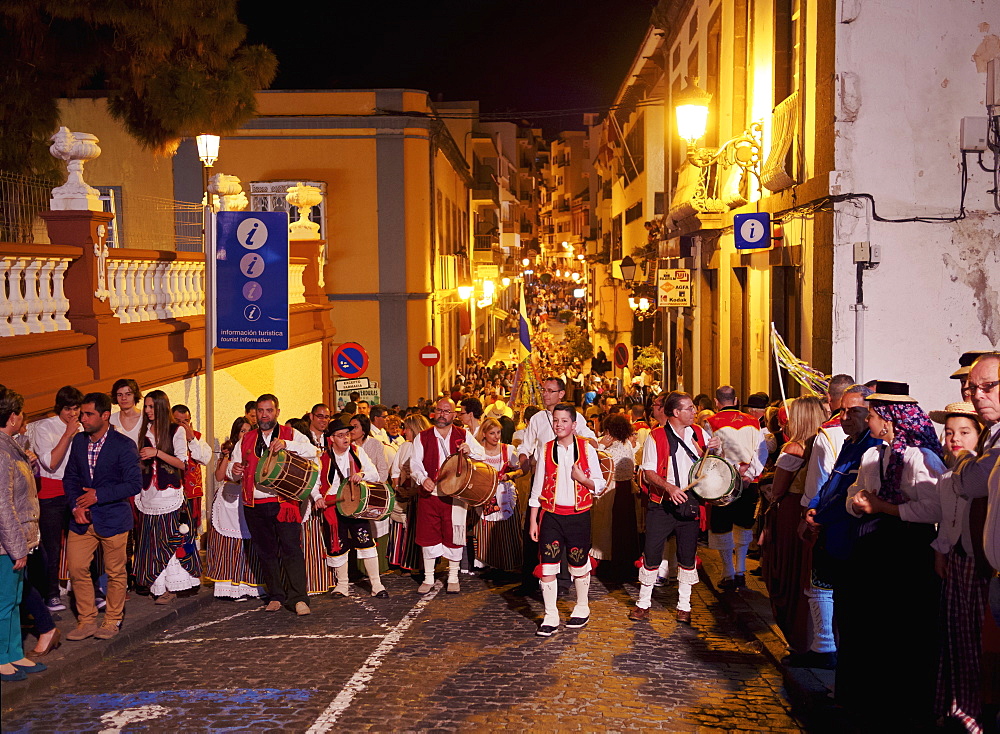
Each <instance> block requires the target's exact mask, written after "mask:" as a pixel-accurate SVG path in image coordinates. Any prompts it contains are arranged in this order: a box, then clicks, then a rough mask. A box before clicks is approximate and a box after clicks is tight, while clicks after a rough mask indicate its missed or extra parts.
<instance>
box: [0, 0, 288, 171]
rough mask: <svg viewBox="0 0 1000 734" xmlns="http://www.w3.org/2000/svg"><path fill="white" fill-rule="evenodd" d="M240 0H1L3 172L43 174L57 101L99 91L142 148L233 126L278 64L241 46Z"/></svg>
mask: <svg viewBox="0 0 1000 734" xmlns="http://www.w3.org/2000/svg"><path fill="white" fill-rule="evenodd" d="M236 3H237V0H170V2H163V1H162V0H100V1H99V2H92V1H89V0H18V1H17V2H4V3H0V69H2V71H0V74H2V77H0V78H2V80H3V89H4V92H3V102H2V107H0V109H2V110H3V120H4V135H3V136H0V170H9V171H14V172H16V173H38V172H43V171H45V170H47V169H51V165H52V159H51V158H50V157H49V156H48V153H47V148H48V145H49V142H48V138H49V136H51V135H52V134H53V133H54V132H55V131H56V128H57V127H58V124H59V115H58V108H57V100H58V99H59V98H60V97H71V96H74V95H78V94H79V93H80V92H81V91H86V90H96V91H98V92H103V93H106V94H107V97H108V109H109V110H110V112H111V114H112V115H113V116H114V117H115V118H116V119H118V120H119V121H121V122H122V124H123V125H124V127H125V129H126V130H127V131H128V133H129V134H130V135H132V136H133V137H134V138H136V140H138V141H139V142H140V143H141V144H142V145H144V146H146V147H148V148H151V149H153V150H157V151H161V152H170V151H172V150H174V149H175V148H176V144H177V142H178V141H179V139H180V138H182V137H186V136H193V135H197V134H199V133H203V132H212V133H217V134H226V133H231V132H233V131H235V130H236V129H237V128H238V127H239V126H240V125H241V124H242V123H243V122H244V121H245V120H247V119H249V118H250V117H252V116H253V115H254V113H255V102H254V92H255V91H256V90H257V89H263V88H266V87H267V86H268V85H269V84H270V83H271V81H273V79H274V75H275V73H276V71H277V59H276V58H275V56H274V54H273V53H271V51H270V50H269V49H267V48H266V47H264V46H259V45H255V46H247V45H244V40H245V39H246V28H245V27H244V26H243V25H242V24H241V23H240V22H239V21H238V20H237V17H236Z"/></svg>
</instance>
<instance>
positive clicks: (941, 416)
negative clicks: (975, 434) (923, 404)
mask: <svg viewBox="0 0 1000 734" xmlns="http://www.w3.org/2000/svg"><path fill="white" fill-rule="evenodd" d="M928 415H930V417H931V420H932V421H934V422H935V423H944V422H945V421H946V420H948V419H949V418H950V417H951V416H953V415H962V416H966V417H968V418H972V419H973V420H974V421H976V422H979V416H978V415H977V414H976V408H975V407H974V406H973V405H972V403H948V404H947V405H946V406H944V410H932V411H931V412H930V413H929V414H928Z"/></svg>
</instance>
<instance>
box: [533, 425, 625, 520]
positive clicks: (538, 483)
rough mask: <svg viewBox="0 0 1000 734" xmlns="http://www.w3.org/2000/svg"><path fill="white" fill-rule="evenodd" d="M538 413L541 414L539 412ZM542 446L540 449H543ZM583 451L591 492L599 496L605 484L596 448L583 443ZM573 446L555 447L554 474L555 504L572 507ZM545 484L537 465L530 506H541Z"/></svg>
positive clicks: (540, 468) (573, 484) (573, 499)
mask: <svg viewBox="0 0 1000 734" xmlns="http://www.w3.org/2000/svg"><path fill="white" fill-rule="evenodd" d="M539 415H541V414H540V413H539ZM544 448H545V447H544V446H542V449H543V450H544ZM584 451H586V452H587V466H588V467H590V479H591V481H592V482H593V483H594V488H593V489H592V490H591V494H593V495H594V496H595V497H599V496H600V495H601V493H602V492H603V491H604V488H605V487H606V486H607V484H606V483H605V481H604V474H603V473H602V472H601V461H600V459H599V458H598V456H597V449H595V448H594V447H593V446H592V445H591V444H589V443H585V444H584ZM573 454H574V451H573V447H572V446H569V447H566V446H559V447H558V448H557V449H556V461H557V462H558V463H557V465H556V466H557V467H558V472H557V474H556V504H557V505H563V506H566V507H572V506H573V505H575V504H576V482H574V481H573V476H572V474H573V464H574V463H576V462H575V460H574V456H573ZM544 484H545V471H544V469H543V468H542V467H541V466H539V467H536V470H535V480H534V482H533V483H532V485H531V497H529V498H528V505H529V506H530V507H541V503H540V502H539V499H538V498H539V497H541V496H542V487H543V486H544Z"/></svg>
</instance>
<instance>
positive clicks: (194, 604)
mask: <svg viewBox="0 0 1000 734" xmlns="http://www.w3.org/2000/svg"><path fill="white" fill-rule="evenodd" d="M133 599H134V597H133ZM136 601H137V600H136ZM213 601H215V597H214V596H213V595H212V589H211V587H204V586H203V587H202V589H201V592H200V593H198V594H196V595H194V596H191V597H188V598H184V599H177V600H176V601H175V603H174V604H173V605H171V606H170V607H168V608H166V609H162V610H160V609H157V608H156V607H152V601H149V602H148V604H149V605H150V606H151V607H152V609H151V610H145V609H143V610H142V611H144V612H147V613H146V614H143V615H141V617H140V618H139V619H138V620H135V621H134V622H133V623H132V624H128V622H129V619H128V616H126V618H125V622H126V624H124V625H123V626H122V630H121V632H119V633H118V635H117V636H115V637H113V638H112V639H110V640H108V641H103V640H95V639H93V638H90V639H87V640H81V641H80V642H66V641H65V634H64V642H63V644H62V646H61V647H60V649H59V650H58V651H57V652H62V651H63V650H65V649H66V647H67V645H68V646H69V647H70V649H73V650H74V652H73V653H72V654H70V655H63V656H61V657H58V658H54V659H51V660H50V659H49V657H48V656H46V657H43V658H40V659H39V660H38V662H43V663H45V664H46V665H47V666H48V670H46V671H45V672H44V673H42V674H39V675H29V676H28V679H27V680H25V681H22V682H20V683H5V684H4V687H3V706H2V710H3V711H10V710H11V709H13V708H15V707H17V706H19V705H21V704H22V703H23V702H24V701H26V700H28V699H29V698H31V697H32V696H34V695H36V694H38V693H42V692H43V691H45V690H46V689H48V688H52V687H54V686H58V685H60V684H61V683H63V681H65V680H66V679H68V678H69V677H71V676H76V675H79V673H80V669H81V668H85V667H90V666H93V665H97V664H98V663H100V662H101V661H102V660H104V659H106V658H110V657H115V656H117V655H120V654H121V653H123V652H125V651H126V650H128V649H129V648H131V647H134V646H135V645H138V644H139V643H141V642H145V641H146V640H147V639H149V638H150V637H152V636H153V635H154V634H155V633H157V632H160V631H161V630H163V629H165V628H166V627H167V626H168V625H170V624H172V623H173V622H175V621H177V620H178V619H182V618H184V617H187V616H189V615H191V614H193V613H194V612H196V611H198V610H200V609H201V608H202V607H205V606H207V605H208V604H211V603H212V602H213ZM132 603H135V601H132ZM139 603H142V602H139ZM157 612H159V613H157ZM66 616H67V617H68V619H69V620H70V624H69V625H68V628H69V629H73V628H74V627H75V626H76V624H75V621H74V620H73V618H72V614H67V615H66ZM58 626H60V627H61V628H63V627H67V624H66V623H65V621H64V622H63V624H62V625H58ZM65 631H66V630H63V632H64V633H65ZM25 654H27V655H30V651H29V650H25Z"/></svg>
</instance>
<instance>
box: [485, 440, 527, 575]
mask: <svg viewBox="0 0 1000 734" xmlns="http://www.w3.org/2000/svg"><path fill="white" fill-rule="evenodd" d="M512 455H513V448H512V447H511V446H510V445H509V444H505V443H502V444H500V453H498V454H496V455H493V456H491V455H489V454H486V455H485V456H484V457H483V462H484V463H486V464H489V465H490V466H492V467H493V468H494V469H496V470H497V474H499V482H498V484H497V491H496V494H495V495H494V497H493V499H492V500H491V501H490V502H488V503H487V504H486V505H485V506H483V507H482V508H481V515H480V518H479V520H478V521H477V522H476V526H475V529H474V531H473V536H474V538H475V545H476V561H477V562H478V563H479V564H481V565H483V566H488V567H490V568H496V569H499V570H501V571H517V570H519V569H520V568H521V514H520V513H519V512H518V508H517V489H516V487H515V486H514V482H513V480H510V479H508V478H507V472H508V470H509V469H510V460H511V456H512Z"/></svg>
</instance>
